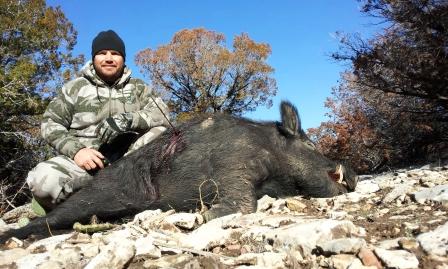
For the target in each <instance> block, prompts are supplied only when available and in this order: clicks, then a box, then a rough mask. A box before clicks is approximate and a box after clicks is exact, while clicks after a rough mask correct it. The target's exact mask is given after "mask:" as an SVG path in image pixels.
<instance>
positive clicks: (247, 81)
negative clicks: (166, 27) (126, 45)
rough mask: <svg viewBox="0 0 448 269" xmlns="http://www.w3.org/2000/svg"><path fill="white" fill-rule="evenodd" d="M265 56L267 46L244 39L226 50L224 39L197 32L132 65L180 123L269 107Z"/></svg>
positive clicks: (272, 86)
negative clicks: (200, 116)
mask: <svg viewBox="0 0 448 269" xmlns="http://www.w3.org/2000/svg"><path fill="white" fill-rule="evenodd" d="M270 54H271V48H270V46H269V45H268V44H266V43H257V42H255V41H253V40H252V39H250V38H249V36H248V35H247V34H241V35H239V36H236V37H235V38H234V40H233V46H232V49H228V48H227V47H226V45H225V37H224V35H223V34H220V33H217V32H214V31H209V30H206V29H203V28H198V29H191V30H182V31H179V32H177V33H176V34H175V35H174V37H173V38H172V40H171V41H170V42H169V43H168V44H167V45H163V46H160V47H158V48H157V49H155V50H153V49H149V48H148V49H145V50H142V51H140V52H139V53H138V54H137V56H136V63H137V65H138V66H140V67H141V69H142V71H143V72H144V73H145V74H147V75H149V77H150V78H151V80H152V82H153V86H154V88H155V90H156V91H157V92H159V93H160V94H162V95H164V96H165V97H167V98H166V99H169V105H170V106H171V108H172V110H173V111H174V112H175V113H176V114H177V117H178V120H183V119H187V118H189V117H191V116H192V115H193V114H196V113H214V112H228V113H232V114H236V115H239V114H241V113H242V112H245V111H251V110H254V109H255V108H256V107H258V106H260V105H267V106H271V105H272V101H271V97H272V96H273V95H275V94H276V91H277V86H276V81H275V79H274V78H273V77H272V74H273V72H274V69H273V68H272V67H271V66H269V65H268V64H267V62H266V60H267V58H268V56H269V55H270Z"/></svg>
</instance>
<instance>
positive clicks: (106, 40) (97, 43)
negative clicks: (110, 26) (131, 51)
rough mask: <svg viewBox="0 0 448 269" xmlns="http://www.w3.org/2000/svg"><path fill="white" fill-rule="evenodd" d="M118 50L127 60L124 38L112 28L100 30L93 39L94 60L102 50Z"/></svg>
mask: <svg viewBox="0 0 448 269" xmlns="http://www.w3.org/2000/svg"><path fill="white" fill-rule="evenodd" d="M108 49H109V50H115V51H118V52H119V53H120V54H121V56H123V59H124V60H126V49H125V46H124V42H123V40H122V39H121V38H120V37H119V36H118V35H117V33H115V32H114V31H112V30H108V31H103V32H100V33H99V34H98V35H97V36H96V37H95V38H94V39H93V41H92V60H93V58H94V57H95V55H96V54H97V53H98V52H99V51H101V50H108Z"/></svg>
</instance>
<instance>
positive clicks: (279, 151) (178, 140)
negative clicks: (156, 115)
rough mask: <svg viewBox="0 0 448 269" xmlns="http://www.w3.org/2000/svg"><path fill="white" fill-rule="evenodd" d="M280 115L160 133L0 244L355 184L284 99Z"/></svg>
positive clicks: (212, 212) (230, 209) (328, 192)
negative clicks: (146, 215) (144, 214)
mask: <svg viewBox="0 0 448 269" xmlns="http://www.w3.org/2000/svg"><path fill="white" fill-rule="evenodd" d="M281 114H282V115H281V119H282V122H280V123H276V122H265V123H260V122H254V121H251V120H247V119H242V118H238V117H232V116H229V115H213V116H211V117H210V118H208V117H203V118H199V119H195V120H193V121H191V122H189V123H187V124H184V125H181V126H179V128H178V130H179V132H176V133H172V132H166V133H164V134H163V135H162V136H161V137H160V138H159V139H158V140H156V141H154V142H153V143H151V144H149V145H146V146H144V147H142V148H141V149H139V150H137V151H135V152H133V153H131V154H129V155H128V156H126V157H124V158H122V159H120V160H118V161H117V162H115V163H114V164H113V165H112V166H109V167H107V168H105V169H103V170H101V171H99V172H98V173H97V174H96V175H95V178H94V180H93V181H91V182H89V183H88V184H87V185H86V186H84V187H83V188H81V189H80V190H79V191H78V192H76V193H74V194H73V195H72V196H70V197H69V198H68V199H67V200H66V201H65V202H63V203H62V204H60V205H59V206H58V207H56V208H55V209H54V210H53V211H51V212H50V213H49V214H48V215H47V216H45V217H41V218H37V219H35V220H33V221H31V222H30V223H29V224H28V225H27V226H25V227H23V228H20V229H17V230H9V231H7V232H5V233H4V234H3V235H1V236H0V242H4V241H5V240H7V239H8V238H10V237H12V236H15V237H18V238H26V237H27V236H29V235H30V234H37V235H43V236H48V235H49V234H48V228H47V223H48V227H50V229H51V230H53V231H54V230H59V229H67V228H70V227H71V226H72V225H73V223H74V222H77V221H79V222H84V223H85V222H87V221H88V220H89V219H90V217H91V216H92V215H96V216H97V217H98V218H100V219H101V220H110V219H112V220H113V219H119V218H121V217H124V216H130V215H133V214H136V213H138V212H140V211H143V210H146V209H158V208H160V209H162V210H168V209H171V208H174V209H175V210H177V211H191V210H195V209H198V207H199V206H200V204H201V202H202V203H204V204H205V205H207V206H208V207H209V210H208V211H206V212H205V213H204V216H205V218H206V219H207V220H209V219H212V218H216V217H220V216H223V215H226V214H231V213H235V212H238V211H239V212H243V213H250V212H253V211H255V210H256V205H257V199H258V198H260V197H261V196H263V195H265V194H267V195H269V196H272V197H282V196H293V195H307V196H314V197H329V196H334V195H338V194H341V193H345V192H347V191H351V190H353V189H354V187H355V186H356V176H355V175H354V174H353V173H352V172H351V170H350V169H349V168H347V167H345V169H344V171H345V175H344V176H345V179H346V181H347V183H348V184H347V185H346V186H349V187H346V186H344V185H342V184H339V183H337V182H335V181H334V180H333V179H332V178H331V177H330V176H329V173H330V171H334V170H335V167H336V165H337V164H336V163H333V162H332V161H330V160H328V159H326V158H325V157H324V156H322V155H321V154H320V153H319V152H317V151H316V149H315V148H314V146H313V144H312V143H311V142H310V141H309V140H308V138H307V137H306V135H305V133H304V132H303V130H302V128H301V125H300V118H299V116H298V113H297V109H296V108H295V107H294V106H292V105H291V104H290V103H289V102H283V103H282V104H281ZM202 183H204V184H202ZM201 184H202V185H201ZM200 186H201V187H200ZM199 190H200V191H201V194H199ZM216 192H218V193H216ZM200 197H202V199H203V200H202V201H200Z"/></svg>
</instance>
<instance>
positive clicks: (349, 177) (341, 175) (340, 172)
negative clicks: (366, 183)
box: [328, 164, 358, 191]
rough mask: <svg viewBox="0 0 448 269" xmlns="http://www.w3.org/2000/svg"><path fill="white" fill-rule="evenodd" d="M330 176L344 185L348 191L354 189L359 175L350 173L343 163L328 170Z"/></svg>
mask: <svg viewBox="0 0 448 269" xmlns="http://www.w3.org/2000/svg"><path fill="white" fill-rule="evenodd" d="M328 176H329V177H330V178H331V179H332V180H333V181H335V182H337V183H339V184H342V185H344V187H345V188H346V189H347V190H348V191H354V190H355V187H356V183H357V182H358V176H356V175H355V174H352V173H349V172H348V171H347V170H346V169H345V167H344V166H343V165H341V164H338V165H337V166H336V168H335V169H332V170H330V171H328Z"/></svg>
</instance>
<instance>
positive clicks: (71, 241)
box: [0, 165, 448, 269]
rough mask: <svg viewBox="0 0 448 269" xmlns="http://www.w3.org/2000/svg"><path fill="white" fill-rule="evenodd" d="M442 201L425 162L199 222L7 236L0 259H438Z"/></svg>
mask: <svg viewBox="0 0 448 269" xmlns="http://www.w3.org/2000/svg"><path fill="white" fill-rule="evenodd" d="M447 211H448V165H446V166H432V165H427V166H424V167H419V168H410V169H403V170H399V171H392V172H389V173H383V174H380V175H373V176H361V178H360V182H359V183H358V187H357V188H356V191H355V192H353V193H349V194H346V195H342V196H339V197H334V198H328V199H316V198H304V197H292V198H287V199H273V198H270V197H266V196H265V197H263V198H262V199H260V200H259V201H258V211H257V212H256V213H253V214H249V215H241V214H234V215H229V216H225V217H222V218H219V219H215V220H212V221H210V222H208V223H204V222H203V219H202V217H201V215H199V214H194V213H176V212H174V211H168V212H161V211H160V210H155V211H145V212H142V213H140V214H138V215H137V216H135V218H134V219H133V220H131V221H129V222H127V223H125V224H122V225H117V226H116V227H115V228H114V229H112V230H109V231H107V232H102V233H94V234H92V235H88V234H82V233H69V234H64V235H58V236H54V237H50V238H47V239H43V240H40V241H34V242H33V240H29V241H20V240H10V241H9V242H8V243H7V244H6V245H5V247H4V249H3V251H1V252H0V268H344V269H345V268H350V269H355V268H439V269H441V268H448V256H447V253H448V222H447V219H448V214H447ZM3 219H4V220H6V222H10V221H11V219H10V218H9V217H8V215H6V214H5V216H3ZM17 225H18V224H16V223H12V224H6V223H3V224H1V223H0V231H1V230H5V229H9V228H11V227H15V226H17Z"/></svg>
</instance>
